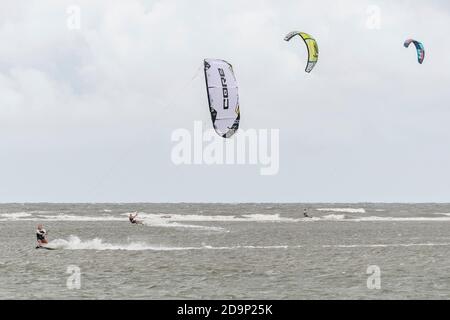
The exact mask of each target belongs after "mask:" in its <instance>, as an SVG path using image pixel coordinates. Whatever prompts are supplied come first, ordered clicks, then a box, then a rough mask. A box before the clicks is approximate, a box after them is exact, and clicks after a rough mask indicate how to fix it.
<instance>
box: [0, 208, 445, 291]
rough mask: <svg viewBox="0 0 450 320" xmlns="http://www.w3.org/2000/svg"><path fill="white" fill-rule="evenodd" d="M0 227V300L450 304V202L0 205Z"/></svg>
mask: <svg viewBox="0 0 450 320" xmlns="http://www.w3.org/2000/svg"><path fill="white" fill-rule="evenodd" d="M305 208H306V209H307V210H308V214H309V215H311V216H312V218H304V217H303V209H305ZM135 211H136V212H138V217H139V218H140V219H141V220H142V221H143V224H142V225H132V224H130V223H129V222H128V219H127V214H128V213H130V212H135ZM38 223H42V224H44V227H45V228H46V230H47V231H48V234H49V240H50V243H49V247H51V248H54V249H56V250H44V249H35V245H36V236H35V230H36V225H37V224H38ZM0 230H1V232H0V237H1V241H0V299H449V298H450V204H368V203H358V204H330V203H328V204H44V203H42V204H1V205H0Z"/></svg>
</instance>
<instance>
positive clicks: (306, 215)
mask: <svg viewBox="0 0 450 320" xmlns="http://www.w3.org/2000/svg"><path fill="white" fill-rule="evenodd" d="M303 216H304V217H305V218H311V216H309V215H308V212H307V210H306V209H303Z"/></svg>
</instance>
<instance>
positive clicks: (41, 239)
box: [36, 224, 48, 247]
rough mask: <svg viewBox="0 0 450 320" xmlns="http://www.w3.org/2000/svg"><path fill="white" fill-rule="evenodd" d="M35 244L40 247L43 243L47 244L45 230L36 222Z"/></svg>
mask: <svg viewBox="0 0 450 320" xmlns="http://www.w3.org/2000/svg"><path fill="white" fill-rule="evenodd" d="M36 238H37V246H38V247H42V245H43V244H47V243H48V240H47V231H45V229H44V226H43V225H42V224H38V226H37V230H36Z"/></svg>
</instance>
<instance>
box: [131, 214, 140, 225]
mask: <svg viewBox="0 0 450 320" xmlns="http://www.w3.org/2000/svg"><path fill="white" fill-rule="evenodd" d="M137 215H138V214H137V212H135V213H134V214H132V213H130V214H129V215H128V219H129V220H130V222H131V223H132V224H142V221H140V220H138V219H137Z"/></svg>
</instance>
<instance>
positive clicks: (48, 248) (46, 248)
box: [36, 246, 56, 250]
mask: <svg viewBox="0 0 450 320" xmlns="http://www.w3.org/2000/svg"><path fill="white" fill-rule="evenodd" d="M36 249H45V250H56V248H52V247H45V246H36Z"/></svg>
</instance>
